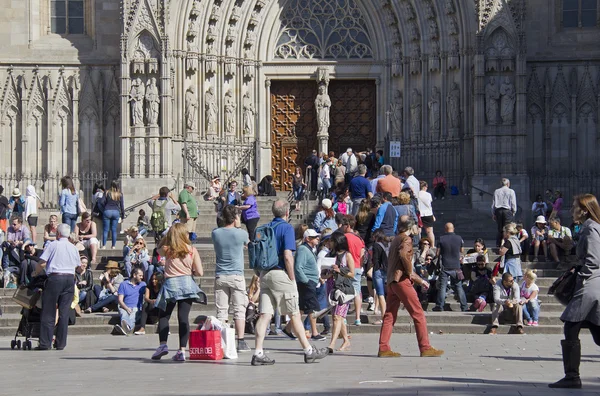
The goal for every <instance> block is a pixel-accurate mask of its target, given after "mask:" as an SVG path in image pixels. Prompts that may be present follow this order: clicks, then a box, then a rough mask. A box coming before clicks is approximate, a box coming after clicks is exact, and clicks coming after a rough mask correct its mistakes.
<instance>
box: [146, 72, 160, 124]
mask: <svg viewBox="0 0 600 396" xmlns="http://www.w3.org/2000/svg"><path fill="white" fill-rule="evenodd" d="M145 99H146V120H147V121H148V125H150V126H156V125H158V115H159V111H160V96H159V94H158V87H157V86H156V78H154V77H152V78H151V79H150V81H149V82H148V84H147V86H146V96H145Z"/></svg>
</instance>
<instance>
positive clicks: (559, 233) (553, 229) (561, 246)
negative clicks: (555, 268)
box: [547, 217, 573, 263]
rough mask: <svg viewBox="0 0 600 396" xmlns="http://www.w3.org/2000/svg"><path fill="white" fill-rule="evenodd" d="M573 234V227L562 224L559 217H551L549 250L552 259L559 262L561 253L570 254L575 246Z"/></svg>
mask: <svg viewBox="0 0 600 396" xmlns="http://www.w3.org/2000/svg"><path fill="white" fill-rule="evenodd" d="M572 235H573V234H572V233H571V229H570V228H568V227H563V226H561V225H560V219H559V218H558V217H552V218H550V229H549V230H548V241H547V244H548V250H549V251H550V256H551V257H552V261H554V262H555V263H558V262H559V257H558V256H559V254H560V255H563V256H568V255H569V254H571V249H572V248H573V236H572Z"/></svg>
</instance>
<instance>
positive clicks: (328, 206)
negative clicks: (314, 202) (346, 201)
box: [321, 198, 333, 209]
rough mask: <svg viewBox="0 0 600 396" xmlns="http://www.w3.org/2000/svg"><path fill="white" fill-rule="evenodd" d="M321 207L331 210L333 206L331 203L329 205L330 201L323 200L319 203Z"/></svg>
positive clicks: (327, 199)
mask: <svg viewBox="0 0 600 396" xmlns="http://www.w3.org/2000/svg"><path fill="white" fill-rule="evenodd" d="M321 206H322V207H324V208H325V209H331V207H332V206H333V203H331V199H329V198H325V199H324V200H322V201H321Z"/></svg>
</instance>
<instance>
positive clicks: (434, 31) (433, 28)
mask: <svg viewBox="0 0 600 396" xmlns="http://www.w3.org/2000/svg"><path fill="white" fill-rule="evenodd" d="M429 37H430V38H431V39H432V40H433V39H435V38H437V37H438V27H437V22H436V21H435V19H430V20H429Z"/></svg>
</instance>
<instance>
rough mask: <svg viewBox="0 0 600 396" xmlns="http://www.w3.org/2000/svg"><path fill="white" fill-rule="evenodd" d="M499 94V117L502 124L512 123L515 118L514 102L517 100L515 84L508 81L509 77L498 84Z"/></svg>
mask: <svg viewBox="0 0 600 396" xmlns="http://www.w3.org/2000/svg"><path fill="white" fill-rule="evenodd" d="M500 95H501V96H502V99H501V101H500V106H501V107H500V117H501V118H502V123H503V124H504V125H512V124H513V123H514V118H515V103H516V101H517V98H516V92H515V86H514V85H513V83H512V82H511V81H510V78H509V77H506V78H505V79H504V82H503V83H502V85H501V86H500Z"/></svg>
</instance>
